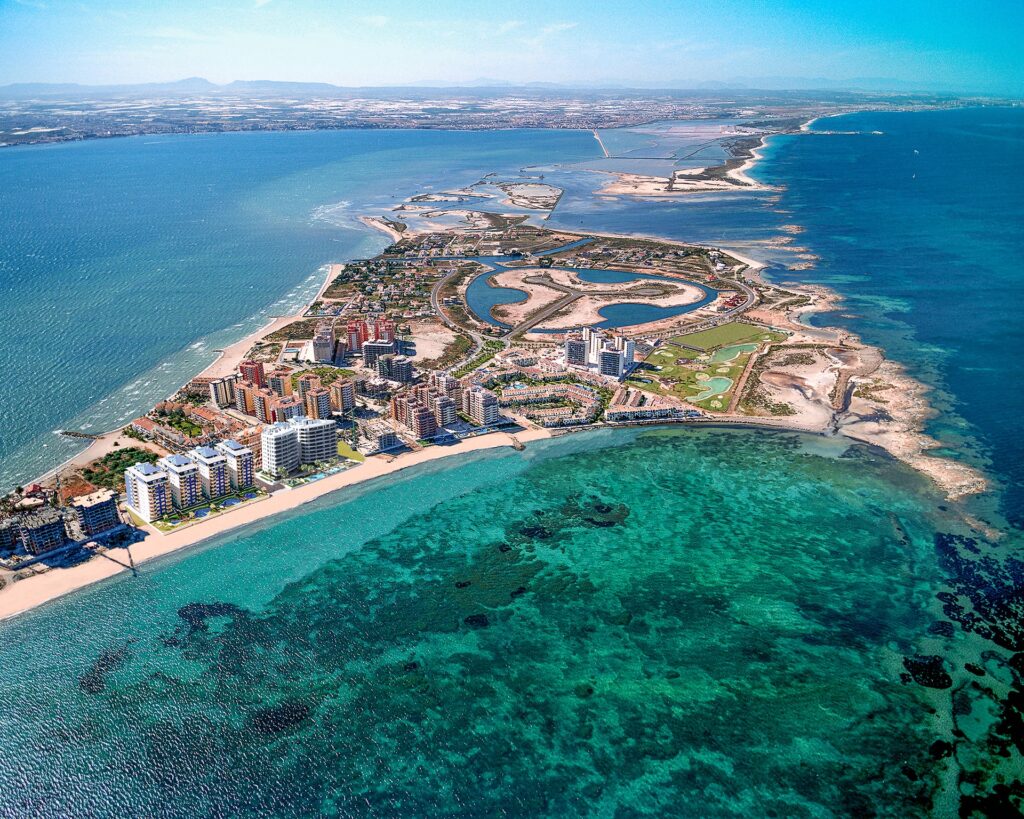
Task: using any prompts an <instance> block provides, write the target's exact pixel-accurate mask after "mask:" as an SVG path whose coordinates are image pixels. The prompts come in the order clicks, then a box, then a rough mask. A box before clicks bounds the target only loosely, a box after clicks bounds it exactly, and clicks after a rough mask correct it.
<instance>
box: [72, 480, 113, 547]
mask: <svg viewBox="0 0 1024 819" xmlns="http://www.w3.org/2000/svg"><path fill="white" fill-rule="evenodd" d="M69 506H70V507H71V509H72V511H74V513H75V517H77V518H78V527H79V528H80V529H81V530H82V534H83V535H85V537H92V536H93V535H98V534H100V533H101V532H105V531H107V530H108V529H113V528H114V527H115V526H117V525H119V524H120V523H121V518H120V517H119V516H118V514H117V495H116V494H114V492H113V491H112V490H110V489H97V490H96V491H95V492H91V493H90V494H88V495H79V496H78V497H77V498H72V500H71V503H70V504H69Z"/></svg>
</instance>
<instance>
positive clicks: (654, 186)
mask: <svg viewBox="0 0 1024 819" xmlns="http://www.w3.org/2000/svg"><path fill="white" fill-rule="evenodd" d="M753 164H754V160H752V159H751V160H747V162H745V163H744V164H743V165H741V166H740V167H739V168H733V169H732V170H730V171H727V172H726V176H728V177H729V178H730V179H731V180H732V181H730V179H698V178H696V177H699V176H700V175H701V174H702V173H704V171H706V170H707V168H687V169H685V170H680V171H675V173H674V174H673V176H672V177H663V176H643V175H641V174H631V173H616V174H614V176H615V179H614V180H613V181H612V182H609V183H608V184H607V185H605V186H604V187H602V188H601V189H600V190H598V191H597V192H598V193H599V194H603V195H605V196H640V197H644V198H651V199H659V198H672V197H677V196H686V195H688V194H692V193H716V192H717V193H723V192H730V191H739V190H745V191H751V190H767V188H766V187H765V186H764V185H761V184H760V183H758V182H756V181H755V180H754V179H752V178H751V177H749V176H748V175H747V173H746V171H748V170H749V169H750V168H751V167H753ZM670 182H671V185H670Z"/></svg>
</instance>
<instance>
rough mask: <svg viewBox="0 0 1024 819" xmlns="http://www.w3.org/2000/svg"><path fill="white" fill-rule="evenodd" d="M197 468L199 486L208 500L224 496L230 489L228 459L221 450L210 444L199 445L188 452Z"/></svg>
mask: <svg viewBox="0 0 1024 819" xmlns="http://www.w3.org/2000/svg"><path fill="white" fill-rule="evenodd" d="M189 457H190V458H192V460H193V461H194V462H195V465H196V466H197V467H198V468H199V486H200V487H201V488H202V490H203V495H205V496H206V497H207V498H208V499H209V500H216V499H217V498H221V497H224V495H226V494H228V492H230V491H231V477H230V476H229V475H228V460H227V458H225V457H224V454H223V453H222V452H218V451H217V450H216V449H214V448H213V447H210V446H199V447H196V448H195V449H193V450H192V451H191V452H189Z"/></svg>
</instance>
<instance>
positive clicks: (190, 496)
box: [126, 455, 202, 509]
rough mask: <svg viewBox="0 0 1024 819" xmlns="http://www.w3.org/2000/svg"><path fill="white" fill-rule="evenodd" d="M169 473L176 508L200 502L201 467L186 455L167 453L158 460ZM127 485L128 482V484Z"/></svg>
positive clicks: (172, 499)
mask: <svg viewBox="0 0 1024 819" xmlns="http://www.w3.org/2000/svg"><path fill="white" fill-rule="evenodd" d="M156 463H157V466H159V467H160V468H161V469H163V470H164V472H166V473H167V482H168V484H169V485H170V487H171V501H172V502H173V503H174V508H175V509H187V508H188V507H190V506H195V505H196V504H197V503H199V499H200V498H201V497H202V496H201V495H200V493H199V467H198V466H196V465H195V463H194V462H193V461H192V459H191V458H186V457H185V456H184V455H167V456H165V457H163V458H161V459H160V460H159V461H157V462H156ZM126 485H127V484H126Z"/></svg>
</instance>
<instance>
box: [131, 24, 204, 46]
mask: <svg viewBox="0 0 1024 819" xmlns="http://www.w3.org/2000/svg"><path fill="white" fill-rule="evenodd" d="M146 34H148V35H149V36H150V37H155V38H156V39H158V40H188V41H190V42H194V43H203V42H207V41H209V40H212V39H213V38H212V37H210V36H209V35H207V34H200V33H199V32H198V31H192V30H191V29H188V28H178V27H177V26H160V27H158V28H153V29H150V30H149V31H147V32H146Z"/></svg>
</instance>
